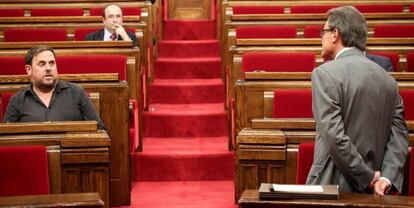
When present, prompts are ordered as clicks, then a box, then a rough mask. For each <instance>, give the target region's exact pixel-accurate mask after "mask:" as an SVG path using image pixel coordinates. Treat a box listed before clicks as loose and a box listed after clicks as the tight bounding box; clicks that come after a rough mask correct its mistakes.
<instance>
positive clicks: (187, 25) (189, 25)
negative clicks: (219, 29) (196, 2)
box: [163, 20, 217, 40]
mask: <svg viewBox="0 0 414 208" xmlns="http://www.w3.org/2000/svg"><path fill="white" fill-rule="evenodd" d="M163 24H164V25H163V26H164V30H163V33H164V40H204V39H217V37H216V21H214V20H167V21H164V22H163Z"/></svg>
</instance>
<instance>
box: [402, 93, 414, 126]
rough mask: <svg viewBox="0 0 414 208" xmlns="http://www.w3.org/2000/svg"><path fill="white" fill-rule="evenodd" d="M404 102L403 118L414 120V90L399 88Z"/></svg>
mask: <svg viewBox="0 0 414 208" xmlns="http://www.w3.org/2000/svg"><path fill="white" fill-rule="evenodd" d="M400 95H401V98H402V99H403V102H404V119H405V120H414V90H404V89H402V90H400Z"/></svg>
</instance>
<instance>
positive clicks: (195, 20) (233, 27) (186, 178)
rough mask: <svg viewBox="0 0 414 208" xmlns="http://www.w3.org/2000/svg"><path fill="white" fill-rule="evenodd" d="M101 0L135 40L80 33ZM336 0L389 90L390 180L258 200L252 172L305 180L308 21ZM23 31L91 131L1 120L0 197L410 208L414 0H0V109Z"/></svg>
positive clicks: (27, 202)
mask: <svg viewBox="0 0 414 208" xmlns="http://www.w3.org/2000/svg"><path fill="white" fill-rule="evenodd" d="M112 3H113V4H116V5H118V6H119V7H120V8H122V15H123V16H122V18H123V23H122V26H123V27H124V28H125V30H126V31H128V32H129V33H132V34H135V36H136V38H137V44H136V45H134V43H133V42H131V41H104V40H97V41H90V40H85V38H86V37H87V35H88V34H90V33H91V32H94V31H96V30H100V29H102V28H103V27H104V24H103V17H102V15H103V14H104V15H105V11H104V7H105V6H106V5H108V4H112ZM344 5H352V6H354V7H355V8H356V9H358V10H359V11H360V12H361V13H362V14H363V15H364V17H365V19H366V23H367V28H368V39H367V52H369V53H371V54H375V55H380V56H384V57H388V58H389V59H390V61H391V64H392V71H389V72H388V73H389V74H390V75H391V76H392V77H393V78H394V79H395V80H396V82H397V84H398V87H399V92H400V95H401V97H402V100H403V102H404V108H405V109H404V110H405V114H404V119H405V122H406V125H407V129H408V132H409V135H408V143H409V148H408V150H407V151H408V155H407V160H406V162H405V166H404V170H403V172H404V180H403V188H402V192H401V193H396V194H390V195H387V196H384V197H382V198H375V197H374V196H373V195H368V196H367V195H366V194H355V195H351V196H348V195H346V196H345V195H344V196H342V195H340V200H339V201H330V200H316V199H312V200H310V201H306V200H303V201H300V200H297V201H295V200H292V201H289V200H282V201H281V202H277V201H265V200H260V199H259V198H258V193H257V190H258V189H259V187H260V185H261V184H262V183H275V184H276V183H277V184H305V182H306V177H307V175H308V172H309V169H310V166H311V165H312V161H313V155H314V151H313V150H314V142H315V136H316V124H315V120H314V117H313V114H312V90H311V73H312V71H313V69H314V68H315V67H318V66H319V65H321V64H323V63H325V62H326V60H324V58H323V57H322V56H321V51H322V48H321V36H320V35H321V33H320V31H321V29H323V26H324V24H325V22H326V20H327V17H328V15H327V11H328V10H330V9H332V8H336V7H339V6H344ZM36 45H46V46H50V47H52V48H53V49H54V52H55V56H56V63H57V70H58V73H59V80H64V81H69V82H73V83H76V84H79V85H80V86H82V88H83V89H85V91H86V92H87V96H88V97H89V98H90V100H91V101H92V103H93V106H94V107H95V109H96V110H97V112H98V113H99V115H100V118H101V119H102V121H103V123H104V125H105V127H106V130H100V129H98V126H97V122H96V121H91V120H88V121H52V122H13V123H8V122H2V123H0V184H1V185H0V207H123V208H124V207H131V208H141V207H142V208H161V207H162V208H169V207H171V208H178V207H180V208H187V207H188V208H189V207H200V208H236V207H242V208H248V207H249V208H255V207H257V208H259V207H273V206H274V207H276V206H277V207H313V206H325V207H414V197H413V196H414V150H413V149H412V148H411V146H412V144H414V0H389V1H378V0H342V1H335V0H292V1H287V0H151V1H148V0H112V1H108V0H1V2H0V68H1V69H0V97H1V100H0V119H1V121H3V117H4V116H5V114H6V109H7V106H8V103H9V100H10V98H11V96H13V95H14V93H16V92H17V91H19V90H22V89H24V88H26V86H27V85H28V84H29V83H30V82H31V80H30V77H29V76H28V75H27V73H26V69H25V54H26V52H27V50H28V49H30V48H32V47H33V46H36ZM341 197H343V198H341Z"/></svg>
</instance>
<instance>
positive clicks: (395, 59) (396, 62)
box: [369, 51, 400, 71]
mask: <svg viewBox="0 0 414 208" xmlns="http://www.w3.org/2000/svg"><path fill="white" fill-rule="evenodd" d="M369 53H371V54H375V55H380V56H385V57H388V58H390V60H391V63H392V67H393V68H394V71H399V70H400V56H399V55H398V53H397V52H392V51H372V52H369Z"/></svg>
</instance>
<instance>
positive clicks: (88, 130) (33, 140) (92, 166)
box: [0, 121, 111, 207]
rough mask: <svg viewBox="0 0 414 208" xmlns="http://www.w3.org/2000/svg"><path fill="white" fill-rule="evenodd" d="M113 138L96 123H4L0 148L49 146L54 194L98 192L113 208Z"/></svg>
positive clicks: (0, 131)
mask: <svg viewBox="0 0 414 208" xmlns="http://www.w3.org/2000/svg"><path fill="white" fill-rule="evenodd" d="M110 143H111V142H110V139H109V136H108V134H107V133H106V132H105V131H102V130H100V131H98V130H97V123H96V121H68V122H27V123H0V145H1V146H16V145H45V146H47V149H48V163H49V168H48V169H49V181H50V182H49V184H50V192H51V193H52V194H61V193H76V192H78V193H80V192H98V193H99V195H100V197H101V198H102V199H103V201H104V202H105V207H109V165H110V158H109V153H110Z"/></svg>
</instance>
